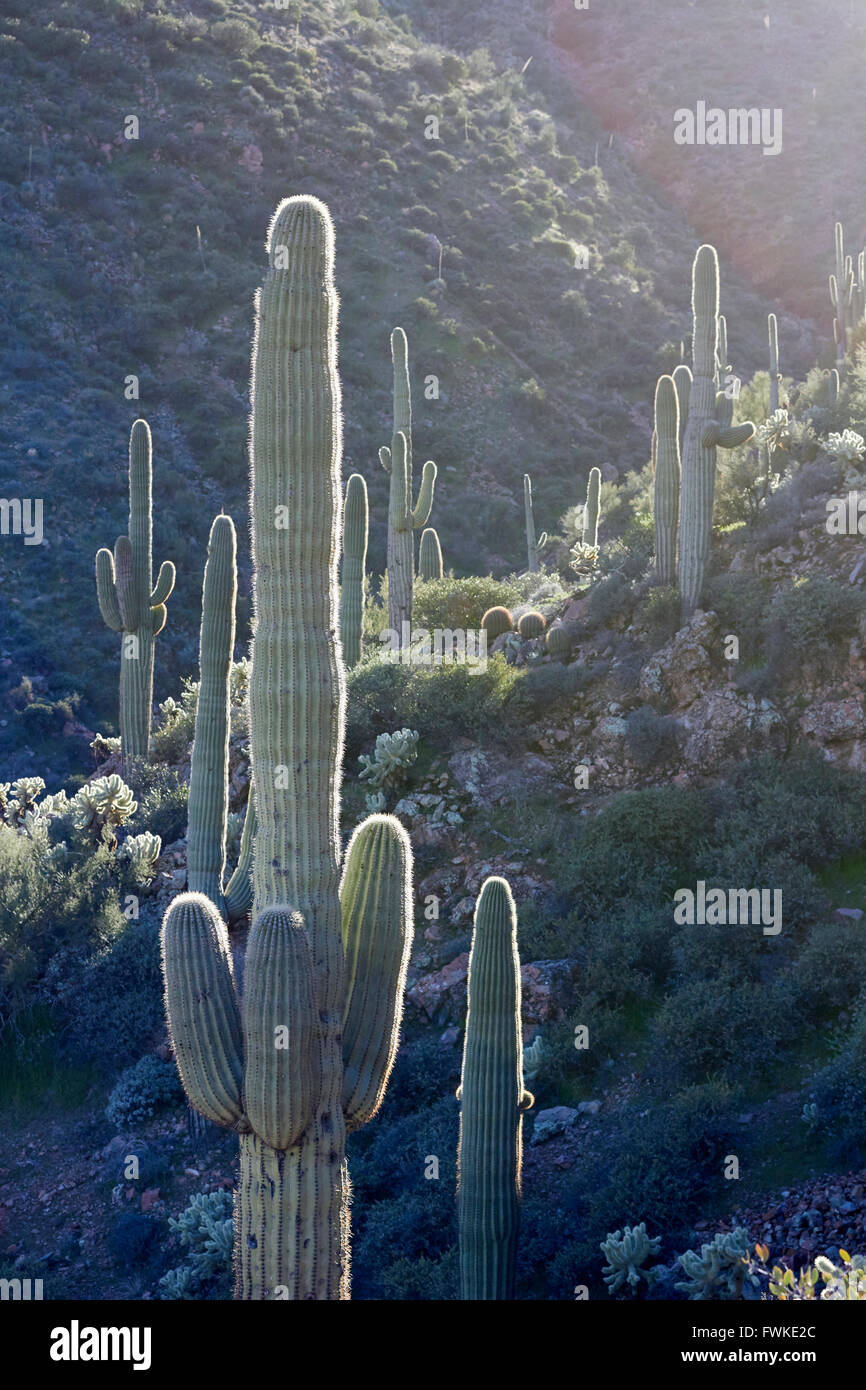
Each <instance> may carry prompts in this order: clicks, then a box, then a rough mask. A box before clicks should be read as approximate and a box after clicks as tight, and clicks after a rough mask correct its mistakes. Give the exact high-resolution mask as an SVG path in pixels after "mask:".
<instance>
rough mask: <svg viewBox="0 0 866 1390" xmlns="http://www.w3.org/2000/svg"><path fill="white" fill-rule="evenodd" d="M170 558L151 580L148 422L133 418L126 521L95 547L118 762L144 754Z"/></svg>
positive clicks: (171, 574)
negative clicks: (115, 705) (113, 678)
mask: <svg viewBox="0 0 866 1390" xmlns="http://www.w3.org/2000/svg"><path fill="white" fill-rule="evenodd" d="M174 580H175V570H174V565H173V564H172V563H171V561H170V560H165V561H164V562H163V564H162V565H161V566H160V571H159V574H158V576H157V580H156V584H154V583H153V456H152V445H151V438H150V428H149V426H148V424H147V421H146V420H136V421H135V423H134V425H133V426H132V430H131V432H130V436H129V527H128V530H127V534H126V535H125V536H118V538H117V541H116V542H115V546H114V554H113V555H112V553H111V551H110V550H105V549H103V550H98V551H97V552H96V597H97V600H98V602H99V611H100V613H101V614H102V617H103V619H104V621H105V623H106V624H107V626H108V627H110V628H111V629H112V630H113V631H114V632H120V633H122V634H123V636H122V641H121V645H120V740H121V756H122V758H123V762H124V764H125V765H126V764H128V763H129V760H130V759H131V758H146V757H147V754H148V749H149V746H150V721H151V713H152V706H153V647H154V638H155V637H156V636H157V635H158V634H159V633H160V632H162V629H163V628H164V627H165V622H166V616H167V615H166V608H165V605H166V601H167V600H168V598H169V596H170V594H171V591H172V589H173V588H174Z"/></svg>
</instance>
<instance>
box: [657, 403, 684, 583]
mask: <svg viewBox="0 0 866 1390" xmlns="http://www.w3.org/2000/svg"><path fill="white" fill-rule="evenodd" d="M679 507H680V406H679V400H678V397H677V388H676V386H675V384H674V379H673V377H671V376H662V377H659V381H658V385H657V386H656V395H655V473H654V476H653V517H654V520H655V548H656V577H657V579H658V582H659V583H660V584H675V583H676V582H677V522H678V520H679Z"/></svg>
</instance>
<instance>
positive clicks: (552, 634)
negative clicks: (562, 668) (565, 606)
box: [544, 623, 574, 661]
mask: <svg viewBox="0 0 866 1390" xmlns="http://www.w3.org/2000/svg"><path fill="white" fill-rule="evenodd" d="M544 645H545V647H546V648H547V653H548V656H552V657H559V658H560V659H561V660H563V661H564V660H565V659H566V657H568V656H570V655H571V649H572V647H573V646H574V639H573V637H572V634H571V632H570V631H569V629H568V628H567V627H566V626H565V625H564V624H563V623H557V624H556V625H555V626H554V627H550V628H548V629H547V635H546V636H545V639H544Z"/></svg>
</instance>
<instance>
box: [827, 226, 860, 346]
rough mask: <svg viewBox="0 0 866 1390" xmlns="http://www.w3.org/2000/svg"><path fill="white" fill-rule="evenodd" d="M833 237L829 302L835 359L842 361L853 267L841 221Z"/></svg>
mask: <svg viewBox="0 0 866 1390" xmlns="http://www.w3.org/2000/svg"><path fill="white" fill-rule="evenodd" d="M835 238H836V273H835V274H834V275H831V276H830V303H831V304H832V305H833V309H834V310H835V318H834V320H833V338H834V340H835V343H836V360H837V362H839V363H842V362H844V360H845V357H846V355H847V352H848V327H849V322H850V315H851V298H852V294H853V290H854V267H853V264H852V262H851V257H850V256H846V255H845V237H844V233H843V231H842V223H841V222H837V223H836V228H835Z"/></svg>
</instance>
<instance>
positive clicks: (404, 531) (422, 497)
mask: <svg viewBox="0 0 866 1390" xmlns="http://www.w3.org/2000/svg"><path fill="white" fill-rule="evenodd" d="M391 359H392V363H393V370H394V429H393V434H392V437H391V447H390V449H384V448H383V449H380V450H379V461H380V463H381V464H382V467H383V468H384V469H385V471H386V472H387V473H389V474H390V475H391V489H390V493H389V500H388V557H387V565H388V626H389V628H390V629H391V631H392V632H396V633H398V634H400V640H401V641H402V634H403V632H404V630H405V629H404V626H403V625H404V623H405V624H409V625H410V626H411V622H412V591H413V586H414V579H415V549H414V540H413V533H414V532H415V531H416V530H417V531H420V530H422V529H423V528H424V527H425V526H426V525H427V522H428V520H429V518H430V511H431V509H432V506H433V492H434V488H435V485H436V465H435V463H434V462H433V460H432V459H428V460H427V462H426V463H425V464H424V468H423V471H422V475H421V487H420V490H419V492H418V500H417V502H416V503H415V505H414V506H413V505H412V488H413V482H412V389H411V385H410V381H409V347H408V344H407V342H406V334H405V333H404V332H403V329H402V328H395V329H394V331H393V333H392V334H391Z"/></svg>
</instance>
